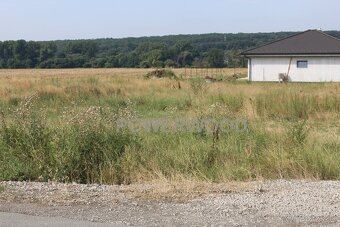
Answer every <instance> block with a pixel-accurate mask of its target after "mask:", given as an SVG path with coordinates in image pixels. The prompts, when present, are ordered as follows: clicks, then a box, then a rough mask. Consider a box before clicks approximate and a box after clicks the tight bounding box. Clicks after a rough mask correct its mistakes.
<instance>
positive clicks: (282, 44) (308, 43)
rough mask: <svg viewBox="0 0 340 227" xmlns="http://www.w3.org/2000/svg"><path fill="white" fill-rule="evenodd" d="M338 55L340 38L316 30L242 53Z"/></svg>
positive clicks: (339, 52)
mask: <svg viewBox="0 0 340 227" xmlns="http://www.w3.org/2000/svg"><path fill="white" fill-rule="evenodd" d="M303 54H307V55H319V54H330V55H331V54H336V55H338V54H339V55H340V39H338V38H335V37H333V36H330V35H327V34H326V33H323V32H321V31H318V30H308V31H305V32H302V33H298V34H295V35H292V36H289V37H287V38H284V39H281V40H278V41H275V42H272V43H269V44H266V45H263V46H260V47H256V48H253V49H250V50H246V51H244V52H243V53H242V55H303Z"/></svg>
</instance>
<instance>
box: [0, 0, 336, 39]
mask: <svg viewBox="0 0 340 227" xmlns="http://www.w3.org/2000/svg"><path fill="white" fill-rule="evenodd" d="M325 2H327V4H325ZM292 6H293V7H292ZM338 8H340V2H338V1H336V0H326V1H324V2H320V1H318V0H301V1H298V2H297V1H293V0H287V1H285V2H273V1H271V0H256V1H250V0H246V1H242V2H240V1H236V0H226V1H222V0H215V1H211V2H209V3H207V2H205V1H203V0H196V1H194V0H187V1H185V2H183V1H179V0H173V1H171V3H167V2H161V3H160V2H159V1H157V0H144V1H142V2H136V1H134V0H125V1H122V0H113V1H109V0H98V1H96V2H93V1H91V0H83V1H81V0H73V1H66V0H58V1H57V0H50V1H44V0H36V1H34V2H27V1H24V0H11V1H9V0H4V1H3V2H2V7H1V8H0V19H1V21H5V22H6V23H3V25H2V27H3V28H2V29H1V30H0V40H1V41H4V40H20V39H24V40H32V41H55V40H79V39H105V38H113V39H121V38H140V37H154V36H171V35H192V34H197V35H198V34H211V33H218V34H230V33H231V34H237V33H271V32H281V31H289V32H298V31H305V30H308V29H319V30H322V31H329V30H335V31H339V30H340V26H339V25H338V24H337V21H339V19H340V16H339V14H338V12H337V9H338ZM316 15H317V16H316Z"/></svg>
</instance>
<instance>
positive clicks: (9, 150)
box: [0, 69, 340, 184]
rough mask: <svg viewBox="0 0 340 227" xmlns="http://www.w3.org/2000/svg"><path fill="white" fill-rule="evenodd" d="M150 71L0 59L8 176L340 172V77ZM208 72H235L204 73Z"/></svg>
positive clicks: (236, 176) (137, 178) (0, 168)
mask: <svg viewBox="0 0 340 227" xmlns="http://www.w3.org/2000/svg"><path fill="white" fill-rule="evenodd" d="M150 71H152V69H70V70H0V100H1V104H0V106H1V119H0V120H1V121H0V124H1V128H0V180H35V181H47V180H55V181H61V182H73V181H74V182H79V183H105V184H130V183H136V182H146V181H153V180H165V181H176V180H178V181H182V180H190V181H203V182H228V181H248V180H258V179H278V178H288V179H290V178H294V179H329V180H334V179H336V180H337V179H340V165H339V163H340V84H336V83H333V84H326V83H320V84H287V85H283V84H278V83H249V82H247V81H234V80H232V79H231V78H232V76H233V74H234V72H236V73H237V74H241V75H245V74H246V69H236V71H234V69H223V70H222V71H220V70H211V71H210V74H209V72H207V71H204V70H198V71H197V74H196V71H195V70H188V69H187V70H185V69H175V70H174V72H175V73H176V75H177V77H178V78H177V79H170V78H163V79H145V78H144V77H143V75H145V74H146V73H147V72H150ZM204 73H205V74H204ZM202 74H204V75H202ZM207 74H208V75H210V76H213V77H216V78H222V79H223V80H222V81H219V82H215V83H206V81H205V80H204V79H200V78H195V77H196V75H199V76H200V77H204V76H206V75H207ZM221 74H223V75H221ZM155 120H157V121H158V125H157V127H143V126H145V125H146V124H149V125H148V126H150V122H154V121H155ZM207 120H208V121H209V124H205V123H206V122H207ZM165 121H166V125H167V128H165V125H162V124H163V123H164V122H165ZM176 121H177V122H178V121H179V122H180V123H177V124H176ZM119 122H120V123H122V122H123V123H124V124H123V125H119V124H117V123H119ZM129 122H139V123H140V125H139V126H141V128H138V130H137V129H136V128H133V126H136V125H133V124H132V125H131V124H130V125H129ZM159 122H160V123H159ZM171 122H175V123H174V124H173V125H171ZM188 122H189V123H192V124H188V127H189V128H188V129H187V130H184V129H183V127H182V128H181V127H179V126H181V125H183V124H184V123H188ZM221 122H222V123H223V124H221ZM164 124H165V123H164ZM153 126H154V125H153ZM218 126H219V127H218Z"/></svg>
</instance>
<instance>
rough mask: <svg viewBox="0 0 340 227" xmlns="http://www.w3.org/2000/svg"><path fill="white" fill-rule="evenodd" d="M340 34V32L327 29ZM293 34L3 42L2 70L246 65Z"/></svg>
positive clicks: (0, 49)
mask: <svg viewBox="0 0 340 227" xmlns="http://www.w3.org/2000/svg"><path fill="white" fill-rule="evenodd" d="M327 33H328V34H330V35H333V36H336V37H339V38H340V31H328V32H327ZM293 34H294V33H293V32H276V33H248V34H247V33H238V34H203V35H173V36H161V37H141V38H123V39H95V40H59V41H50V42H35V41H25V40H18V41H4V42H0V68H9V69H14V68H105V67H106V68H114V67H117V68H120V67H128V68H150V67H211V68H221V67H245V66H246V59H244V58H242V57H241V56H240V53H241V52H242V51H243V50H246V49H249V48H253V47H256V46H258V45H263V44H265V43H268V42H272V41H275V40H277V39H281V38H284V37H287V36H289V35H293Z"/></svg>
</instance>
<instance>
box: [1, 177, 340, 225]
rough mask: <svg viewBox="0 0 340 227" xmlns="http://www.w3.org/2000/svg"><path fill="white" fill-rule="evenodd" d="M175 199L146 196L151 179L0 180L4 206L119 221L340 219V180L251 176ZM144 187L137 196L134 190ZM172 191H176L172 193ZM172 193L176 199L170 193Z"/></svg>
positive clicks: (197, 222) (189, 222) (322, 221)
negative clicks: (236, 184) (238, 184)
mask: <svg viewBox="0 0 340 227" xmlns="http://www.w3.org/2000/svg"><path fill="white" fill-rule="evenodd" d="M246 184H249V187H243V189H239V190H234V189H229V188H223V189H221V190H216V191H209V192H207V193H200V192H194V191H193V192H192V193H193V194H194V193H196V194H197V195H198V196H193V197H191V196H189V195H185V196H187V199H185V198H184V199H183V198H182V199H181V200H180V201H178V200H176V199H175V198H176V196H177V194H176V193H179V192H174V194H173V195H170V197H169V195H168V196H167V197H166V199H164V198H162V197H155V198H152V197H151V198H150V197H146V196H145V198H144V195H146V194H147V192H149V191H150V190H151V187H150V186H149V185H142V184H141V185H129V186H117V185H115V186H109V185H99V184H93V185H82V184H76V183H72V184H61V183H56V182H47V183H37V182H13V181H7V182H0V185H1V186H3V187H4V188H5V190H4V191H3V192H0V212H12V213H22V214H28V215H35V216H44V217H62V218H69V219H74V220H79V221H91V222H102V223H112V224H116V225H148V226H159V225H189V226H201V225H217V226H224V225H227V226H240V225H242V226H253V225H259V226H266V225H275V226H287V225H289V226H291V225H299V226H303V225H306V226H320V225H331V226H332V225H333V226H338V225H339V224H340V182H339V181H301V180H292V181H288V180H276V181H264V182H249V183H246ZM136 191H137V192H139V194H138V196H136V194H134V192H136ZM171 196H173V197H171ZM171 198H173V199H171Z"/></svg>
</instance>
